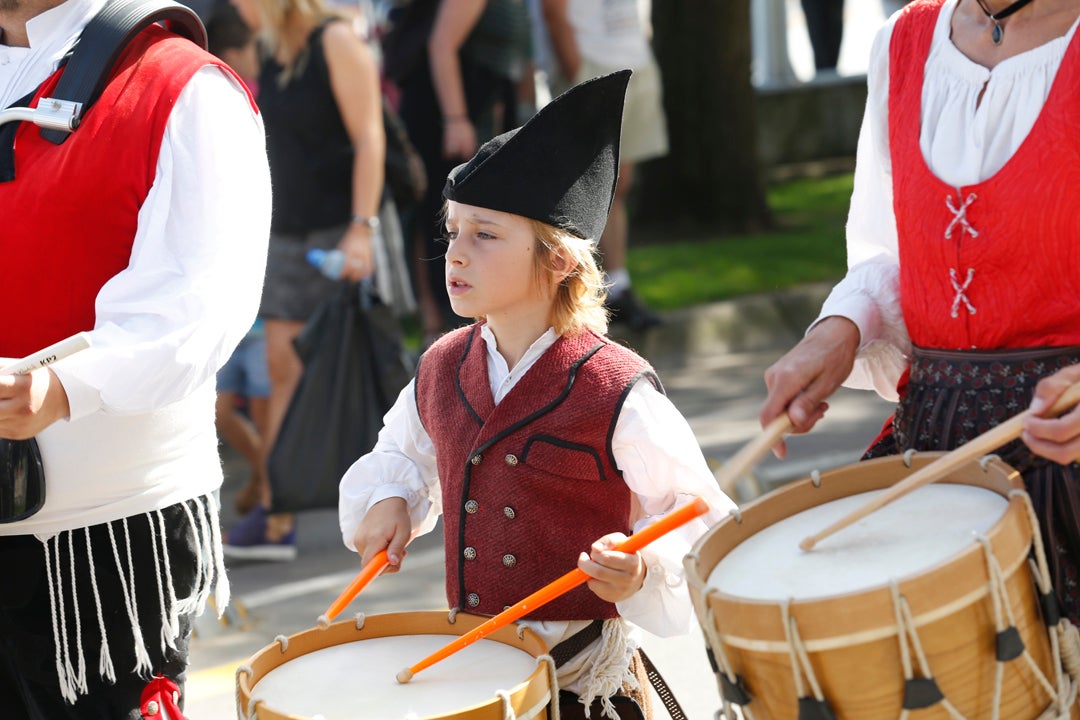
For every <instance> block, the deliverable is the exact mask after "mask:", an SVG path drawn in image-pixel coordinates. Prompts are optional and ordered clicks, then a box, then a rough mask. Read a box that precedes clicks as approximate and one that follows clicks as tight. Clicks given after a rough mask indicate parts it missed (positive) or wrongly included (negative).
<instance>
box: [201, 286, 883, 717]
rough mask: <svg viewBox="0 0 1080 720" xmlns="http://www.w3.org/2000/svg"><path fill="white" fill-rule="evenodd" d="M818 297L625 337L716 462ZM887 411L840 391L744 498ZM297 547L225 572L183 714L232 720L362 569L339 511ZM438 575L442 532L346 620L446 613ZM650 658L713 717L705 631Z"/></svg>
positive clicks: (751, 424)
mask: <svg viewBox="0 0 1080 720" xmlns="http://www.w3.org/2000/svg"><path fill="white" fill-rule="evenodd" d="M823 292H824V288H822V287H812V288H807V289H803V290H800V291H798V292H795V293H790V294H785V295H781V296H775V297H760V298H745V299H743V300H741V301H739V302H738V303H720V304H717V305H712V306H708V307H705V308H698V309H695V310H694V311H691V312H687V313H680V314H678V315H673V316H670V318H669V323H668V324H667V325H665V326H664V327H661V328H659V329H658V330H656V331H654V332H653V333H652V334H651V335H649V336H647V337H637V338H631V339H629V342H630V343H631V344H633V345H634V346H635V347H637V348H639V349H640V350H641V351H642V352H643V354H645V355H646V356H647V357H649V358H650V359H651V360H652V361H653V362H654V363H655V364H656V365H657V368H658V370H659V372H660V375H661V378H662V379H663V381H664V383H665V385H666V388H667V390H668V393H669V395H670V396H671V397H672V398H673V400H674V402H675V404H676V405H677V406H678V407H679V408H680V410H681V411H682V412H683V413H684V415H686V417H687V418H688V419H689V421H690V423H691V426H692V427H693V429H694V432H695V434H696V435H697V437H698V439H699V441H700V443H701V446H702V448H703V450H704V452H705V454H706V456H707V457H709V458H710V459H712V460H714V461H715V462H716V463H717V464H719V463H722V462H723V461H724V459H726V458H728V457H730V456H731V455H732V454H733V453H734V452H735V451H736V450H738V449H739V448H740V447H742V446H743V445H744V444H746V443H747V442H748V441H750V440H752V439H753V438H755V437H756V436H757V435H758V434H759V432H760V428H759V426H758V422H757V419H756V418H757V412H758V409H759V407H760V404H761V402H762V399H763V397H764V384H763V382H762V379H761V377H762V371H763V370H764V368H765V367H766V366H767V365H768V364H769V363H771V362H772V361H773V360H774V359H775V358H776V357H778V356H779V355H780V354H781V352H782V351H783V350H784V349H786V348H787V347H789V346H790V345H791V344H793V343H794V342H795V339H796V338H797V337H798V335H799V334H801V332H802V329H803V328H804V327H805V324H806V321H807V320H808V319H809V318H810V317H812V315H813V314H814V313H815V312H816V308H817V307H818V306H819V305H820V302H821V299H822V297H823ZM889 410H890V408H889V406H888V405H887V404H886V403H884V402H883V401H881V400H879V399H877V398H876V396H874V395H873V394H872V393H861V392H854V391H841V393H840V394H839V395H838V396H837V397H836V398H835V399H834V402H833V403H832V409H831V410H830V412H829V415H828V417H827V418H826V419H825V421H823V422H822V423H821V424H819V426H818V428H817V429H816V430H815V432H813V433H811V434H809V435H806V436H800V437H793V438H790V442H789V447H790V450H789V452H790V455H789V459H788V460H787V461H785V462H780V461H778V460H776V459H775V458H773V457H772V456H771V455H770V456H768V457H767V458H765V459H764V460H763V461H762V462H761V463H760V464H759V465H758V467H757V468H756V469H755V470H754V472H753V477H746V478H743V479H742V480H740V482H739V484H738V486H737V491H738V494H739V498H738V499H739V500H740V501H746V500H749V499H750V498H752V497H753V496H755V495H757V494H758V493H760V492H762V491H767V490H769V489H772V488H773V487H776V486H778V485H780V484H782V483H784V482H786V481H788V480H790V479H793V478H796V477H802V476H805V475H807V474H809V472H810V471H811V470H813V469H821V470H824V469H828V468H831V467H835V466H839V465H843V464H847V463H850V462H854V461H855V460H856V459H857V457H858V454H859V452H860V451H861V449H862V448H864V447H865V446H866V445H867V444H868V442H869V441H870V439H871V438H873V437H874V435H875V434H876V432H877V430H878V428H879V427H880V424H881V422H882V420H883V419H884V418H885V417H886V415H887V414H888V412H889ZM226 469H227V471H231V476H230V477H229V478H228V479H227V481H226V487H225V490H224V492H223V497H224V504H225V509H226V512H227V514H228V510H229V507H230V504H231V497H232V494H233V493H234V492H235V489H236V487H237V485H238V484H239V483H241V482H242V481H243V480H244V477H243V476H242V472H241V468H240V466H239V465H238V464H237V463H236V462H235V460H233V459H232V458H227V463H226ZM238 475H239V477H237V476H238ZM228 522H229V518H226V523H228ZM299 538H300V545H299V550H300V556H299V558H298V559H297V560H296V561H294V562H291V563H236V564H233V565H230V567H229V574H230V577H231V580H232V587H233V594H234V596H235V597H236V599H237V601H238V602H237V603H236V604H235V605H234V606H233V607H231V608H230V609H229V612H228V613H227V614H226V618H225V619H226V622H225V623H219V622H217V621H216V620H214V619H213V617H212V616H211V614H210V613H209V612H208V613H207V614H205V615H204V616H203V617H202V618H200V622H199V624H198V625H197V637H196V638H195V641H194V643H193V650H192V673H191V679H190V682H189V684H188V697H187V708H186V714H187V715H188V717H190V718H192V720H226V719H228V718H233V717H235V706H234V700H233V693H234V688H235V679H234V674H235V669H236V667H237V666H238V665H240V664H242V663H244V662H246V661H247V660H248V659H249V658H250V657H251V656H252V655H254V653H255V652H257V651H258V650H259V649H260V648H262V647H263V646H265V645H266V644H268V643H270V642H272V641H273V639H274V637H275V636H277V635H279V634H284V635H291V634H294V633H297V632H299V631H301V630H304V629H307V628H310V627H313V626H314V625H315V622H316V619H317V618H318V616H319V615H320V614H321V613H323V612H324V611H325V610H326V608H327V606H328V605H329V604H330V603H331V602H332V601H333V600H334V598H335V597H336V596H337V595H338V593H340V592H341V590H342V589H344V588H345V586H346V585H348V583H349V581H350V580H352V578H353V577H354V576H355V574H356V572H357V571H358V570H359V567H358V565H357V561H356V557H355V555H353V554H352V553H350V552H348V551H347V550H345V548H344V547H343V546H342V545H341V541H340V536H339V533H338V530H337V519H336V514H335V513H334V512H333V511H325V512H323V511H319V512H309V513H305V514H302V515H301V517H300V534H299ZM443 577H444V576H443V569H442V548H441V536H440V533H438V532H436V533H432V534H431V535H428V536H425V537H422V538H419V539H418V540H417V541H416V542H414V543H413V545H412V546H411V547H410V560H409V564H408V571H407V572H403V573H400V574H398V575H394V576H386V577H382V578H379V579H377V580H376V581H375V582H374V583H372V585H371V586H369V587H368V589H367V590H365V591H364V593H363V594H362V595H361V596H360V598H359V599H358V600H357V601H356V602H355V603H354V604H353V606H352V607H350V608H349V610H348V613H349V614H351V613H354V612H357V611H363V612H365V613H366V614H368V615H370V614H374V613H380V612H390V611H402V610H404V611H411V610H431V609H436V608H441V607H445V598H444V594H443ZM646 649H647V650H648V651H649V654H650V655H651V656H652V657H653V659H654V661H655V662H656V663H657V665H658V667H659V669H660V671H661V673H662V674H664V676H665V678H666V679H667V680H668V682H669V683H670V684H671V685H672V688H673V690H674V692H675V695H676V697H677V698H678V699H679V701H680V702H681V703H682V705H683V707H684V709H685V710H686V711H687V714H688V717H689V718H690V720H710V719H711V718H712V716H713V713H714V711H715V710H716V709H717V707H718V706H719V701H718V694H717V690H716V684H715V680H714V678H713V676H712V674H711V672H710V671H709V667H708V663H707V661H706V657H705V653H704V646H703V644H702V642H701V631H700V628H698V627H695V628H694V630H693V632H692V633H691V635H689V636H686V637H681V638H675V639H666V640H662V639H659V638H652V637H650V638H648V639H647V641H646ZM342 673H343V675H344V674H346V673H347V670H346V669H344V668H343V669H342Z"/></svg>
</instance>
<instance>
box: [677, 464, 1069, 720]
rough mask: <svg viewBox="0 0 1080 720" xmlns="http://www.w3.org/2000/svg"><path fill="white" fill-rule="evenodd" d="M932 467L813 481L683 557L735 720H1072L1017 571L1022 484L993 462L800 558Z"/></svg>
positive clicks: (890, 467) (1031, 592) (720, 528)
mask: <svg viewBox="0 0 1080 720" xmlns="http://www.w3.org/2000/svg"><path fill="white" fill-rule="evenodd" d="M940 455H941V453H923V454H920V455H915V456H913V457H912V458H910V460H909V462H910V467H909V466H908V464H906V462H905V461H904V460H903V459H901V458H898V457H891V458H880V459H877V460H869V461H865V462H860V463H857V464H854V465H850V466H846V467H843V468H839V469H837V470H833V471H831V472H827V473H822V474H820V475H817V474H815V476H814V477H813V478H807V479H804V480H800V481H797V482H794V483H791V484H790V485H787V486H785V487H783V488H780V489H779V490H776V491H774V492H772V493H769V494H768V495H765V496H763V497H762V498H759V499H758V500H756V501H754V502H752V503H749V504H748V505H746V506H745V507H743V508H741V509H740V511H738V512H737V513H733V515H732V516H730V517H728V518H726V519H725V520H723V521H722V522H720V523H719V524H717V525H715V526H714V527H713V528H712V529H711V530H710V531H709V532H708V533H706V535H704V536H703V537H702V538H701V539H700V540H699V541H698V542H697V544H696V545H695V546H694V548H693V550H692V552H691V553H690V554H689V555H688V556H687V557H686V560H685V564H686V569H687V577H688V579H689V583H690V592H691V596H692V598H693V600H694V607H695V611H696V613H697V616H698V619H699V621H700V623H701V625H702V628H703V629H704V634H705V638H706V642H707V645H708V646H709V651H710V656H711V657H712V658H713V659H714V660H715V666H714V668H715V669H716V670H717V677H718V679H719V681H720V689H721V695H722V696H723V697H724V698H725V700H726V702H730V703H734V704H739V705H741V706H742V708H741V709H742V712H743V716H744V717H745V718H747V719H748V720H778V719H781V718H785V719H786V718H792V719H793V718H800V720H801V719H804V718H831V717H834V716H835V717H836V718H839V719H840V720H845V719H846V720H878V719H881V720H885V719H886V718H887V719H888V720H896V718H898V717H899V718H903V717H906V716H907V714H906V713H905V712H904V711H905V710H907V711H911V712H912V713H913V714H912V716H911V717H912V718H918V720H931V719H933V720H937V719H939V718H940V719H942V720H947V719H949V718H967V719H968V720H974V719H975V718H1002V719H1004V718H1010V719H1011V720H1031V719H1033V718H1038V717H1055V718H1073V719H1075V718H1077V717H1080V710H1078V708H1077V706H1076V705H1075V702H1074V701H1075V695H1076V693H1075V689H1071V688H1070V687H1069V683H1068V681H1067V680H1062V674H1061V673H1060V672H1059V668H1060V667H1061V664H1060V662H1059V661H1058V660H1057V659H1056V651H1055V649H1054V647H1055V646H1052V643H1051V639H1050V635H1051V633H1050V631H1048V629H1047V627H1046V625H1045V624H1044V622H1043V620H1042V616H1041V606H1040V604H1039V597H1040V596H1039V593H1038V591H1037V589H1036V587H1035V585H1034V583H1033V571H1032V570H1031V568H1030V567H1029V559H1028V558H1029V553H1030V551H1031V549H1032V542H1033V538H1034V537H1035V536H1036V535H1037V533H1038V527H1037V526H1033V524H1034V523H1035V522H1036V521H1035V519H1034V515H1033V513H1029V511H1028V508H1029V505H1028V502H1027V496H1026V494H1024V493H1023V492H1022V488H1023V482H1022V479H1021V478H1020V476H1019V474H1018V473H1016V472H1015V471H1014V470H1013V469H1012V468H1010V467H1008V466H1007V465H1005V464H1004V463H1002V462H1000V461H999V460H996V459H990V460H988V461H986V462H983V463H979V462H972V463H969V464H968V465H965V466H963V467H962V468H961V469H959V470H957V471H955V472H954V473H953V474H951V475H950V476H949V477H948V478H947V479H946V480H944V481H941V482H938V483H935V484H932V485H928V486H925V487H923V488H920V489H918V490H915V491H913V492H911V493H909V494H908V495H905V496H903V497H901V498H899V499H897V500H895V501H893V502H892V503H890V504H888V505H886V506H884V507H882V508H880V509H878V510H877V511H875V512H873V513H871V514H870V515H868V516H867V517H866V518H864V519H863V520H861V521H859V522H857V523H856V524H854V525H851V526H850V527H848V528H846V529H844V530H840V531H838V532H837V533H835V534H834V535H832V536H830V537H828V538H826V539H824V540H822V541H820V542H819V543H818V544H817V545H816V546H815V547H814V549H813V550H810V551H807V552H804V551H802V550H800V549H799V542H800V541H801V540H802V539H803V538H805V537H807V536H810V535H813V534H815V533H817V532H819V531H821V530H822V529H824V528H826V527H828V526H830V525H831V524H832V523H833V522H835V521H836V520H839V519H840V518H842V517H845V516H846V515H848V514H849V513H850V512H851V511H853V510H856V509H858V508H860V507H862V506H863V505H864V504H865V503H866V502H867V501H869V500H870V499H872V498H873V497H874V496H875V495H876V494H878V493H879V492H881V491H882V490H881V489H883V488H886V487H889V486H891V485H894V484H895V483H896V482H898V481H900V480H902V479H903V478H904V477H906V476H908V475H910V474H911V473H913V472H914V471H915V470H917V469H918V468H920V467H922V466H924V465H926V464H928V463H929V462H931V461H933V460H934V459H936V458H937V457H939V456H940ZM1014 490H1015V491H1017V492H1013V491H1014ZM999 655H1000V656H1001V660H1000V661H999V660H998V656H999ZM1052 707H1053V708H1055V709H1056V711H1055V712H1054V713H1052V714H1050V715H1046V716H1044V715H1043V713H1044V712H1046V711H1047V710H1048V708H1052ZM916 711H917V712H916ZM829 713H832V714H829Z"/></svg>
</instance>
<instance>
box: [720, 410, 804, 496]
mask: <svg viewBox="0 0 1080 720" xmlns="http://www.w3.org/2000/svg"><path fill="white" fill-rule="evenodd" d="M789 430H791V418H790V417H788V414H787V413H783V414H782V415H780V417H778V418H775V419H774V420H773V421H772V422H770V423H769V424H768V425H766V426H765V429H764V430H762V431H761V435H759V436H758V437H756V438H754V439H753V440H751V441H750V442H748V443H747V444H746V445H744V446H742V448H740V449H739V452H737V453H735V454H734V455H733V456H732V457H731V459H730V460H728V461H727V462H726V463H724V464H723V465H721V466H720V470H719V471H718V472H717V473H716V482H717V484H719V485H720V489H721V490H723V491H724V492H725V493H727V494H729V495H730V494H731V489H732V487H734V485H735V482H736V481H737V480H738V479H739V478H740V477H742V476H743V474H744V473H745V472H746V471H747V470H749V469H750V468H751V467H753V466H754V465H756V464H757V462H758V461H759V460H761V458H763V457H765V454H766V453H768V452H769V450H770V449H772V446H773V445H775V444H776V443H778V442H779V441H780V438H782V437H783V436H784V433H786V432H788V431H789Z"/></svg>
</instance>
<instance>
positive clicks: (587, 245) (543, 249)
mask: <svg viewBox="0 0 1080 720" xmlns="http://www.w3.org/2000/svg"><path fill="white" fill-rule="evenodd" d="M529 222H530V224H531V225H532V232H533V236H534V237H535V238H536V252H535V253H533V258H534V264H533V270H534V276H535V278H536V282H537V286H538V287H542V286H543V284H544V283H548V284H551V283H554V282H555V275H556V273H558V272H559V271H560V268H567V267H569V268H571V269H570V273H569V274H568V275H567V276H566V277H565V278H563V279H562V281H561V282H559V283H558V285H557V286H556V288H555V297H554V299H553V302H552V306H551V324H552V327H554V328H555V332H556V333H557V334H559V335H576V334H578V333H580V332H582V331H584V330H592V331H594V332H597V333H600V334H601V335H603V334H604V333H606V332H607V327H608V312H607V309H606V308H605V307H604V300H605V299H607V286H606V285H604V276H603V274H602V273H601V272H600V267H599V265H597V262H596V253H595V250H594V249H595V243H594V242H593V241H592V240H587V239H583V238H579V237H578V236H576V235H572V234H571V233H569V232H567V231H566V230H563V229H561V228H557V227H555V226H553V225H548V224H547V223H544V222H541V221H539V220H530V221H529ZM560 258H561V262H560Z"/></svg>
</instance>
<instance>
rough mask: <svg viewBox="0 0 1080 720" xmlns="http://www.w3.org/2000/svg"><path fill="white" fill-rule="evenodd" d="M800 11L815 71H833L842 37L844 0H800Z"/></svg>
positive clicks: (838, 59) (838, 55)
mask: <svg viewBox="0 0 1080 720" xmlns="http://www.w3.org/2000/svg"><path fill="white" fill-rule="evenodd" d="M802 9H803V15H805V16H806V31H807V33H808V34H809V35H810V46H811V48H813V51H814V68H815V70H817V71H818V72H821V71H822V70H833V71H835V70H836V65H837V63H838V62H839V61H840V43H841V41H842V40H843V37H844V0H802Z"/></svg>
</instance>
